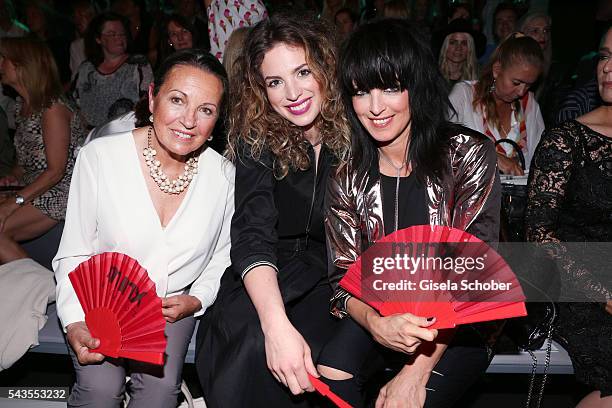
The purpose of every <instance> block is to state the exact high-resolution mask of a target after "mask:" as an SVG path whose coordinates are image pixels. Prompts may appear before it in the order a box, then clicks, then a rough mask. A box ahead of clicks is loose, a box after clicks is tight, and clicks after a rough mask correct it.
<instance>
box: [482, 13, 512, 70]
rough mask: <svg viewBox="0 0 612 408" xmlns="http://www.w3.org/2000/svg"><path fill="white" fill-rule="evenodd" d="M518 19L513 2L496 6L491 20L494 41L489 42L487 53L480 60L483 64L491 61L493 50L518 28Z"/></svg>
mask: <svg viewBox="0 0 612 408" xmlns="http://www.w3.org/2000/svg"><path fill="white" fill-rule="evenodd" d="M517 21H518V13H517V11H516V9H515V8H514V6H513V5H512V4H511V3H500V4H499V5H498V6H497V7H496V8H495V12H494V13H493V20H492V21H491V22H490V24H491V25H492V32H493V41H494V42H493V43H491V42H490V43H489V44H487V49H486V51H485V53H484V54H483V56H482V57H481V58H480V60H479V61H478V62H480V64H481V65H485V64H486V63H487V62H488V61H489V59H490V57H491V55H492V54H493V51H494V50H495V48H497V44H499V43H500V42H501V41H503V40H504V39H505V38H506V37H508V36H509V35H510V34H512V33H513V32H514V31H515V30H516V24H517Z"/></svg>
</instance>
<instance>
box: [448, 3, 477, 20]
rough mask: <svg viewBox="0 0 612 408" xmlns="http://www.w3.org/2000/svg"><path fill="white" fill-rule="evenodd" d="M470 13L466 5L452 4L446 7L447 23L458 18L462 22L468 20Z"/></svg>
mask: <svg viewBox="0 0 612 408" xmlns="http://www.w3.org/2000/svg"><path fill="white" fill-rule="evenodd" d="M471 17H472V13H471V11H470V5H469V4H468V3H453V4H451V5H450V6H449V7H448V22H449V23H450V22H451V21H453V20H456V19H458V18H461V19H464V20H470V19H471Z"/></svg>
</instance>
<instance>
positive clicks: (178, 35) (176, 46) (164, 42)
mask: <svg viewBox="0 0 612 408" xmlns="http://www.w3.org/2000/svg"><path fill="white" fill-rule="evenodd" d="M209 45H210V44H202V41H201V36H200V31H199V30H198V29H197V28H196V26H194V25H192V24H191V23H190V22H189V20H187V19H186V18H185V17H183V16H181V15H179V14H172V15H171V16H168V17H167V18H166V19H165V21H164V24H163V25H162V27H161V30H160V41H159V47H158V49H159V51H158V53H157V60H158V61H159V62H160V63H161V62H162V61H163V60H164V59H166V57H168V55H170V54H172V53H173V52H175V51H178V50H183V49H186V48H202V49H205V50H208V46H209Z"/></svg>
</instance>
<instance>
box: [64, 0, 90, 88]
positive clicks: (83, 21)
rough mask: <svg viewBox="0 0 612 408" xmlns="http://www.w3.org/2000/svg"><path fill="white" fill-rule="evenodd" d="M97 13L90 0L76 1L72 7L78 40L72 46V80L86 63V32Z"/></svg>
mask: <svg viewBox="0 0 612 408" xmlns="http://www.w3.org/2000/svg"><path fill="white" fill-rule="evenodd" d="M95 15H96V11H95V9H94V8H93V6H92V5H91V2H90V1H89V0H76V1H75V2H74V3H73V5H72V20H73V21H74V28H75V34H76V37H77V38H76V39H74V40H73V41H72V43H71V44H70V73H71V78H72V79H74V77H75V76H76V74H77V71H78V69H79V67H80V66H81V64H82V63H83V62H85V60H86V59H87V57H86V56H85V39H84V36H85V32H86V31H87V26H89V23H90V22H91V20H92V19H93V18H94V17H95Z"/></svg>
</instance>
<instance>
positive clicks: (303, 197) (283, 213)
mask: <svg viewBox="0 0 612 408" xmlns="http://www.w3.org/2000/svg"><path fill="white" fill-rule="evenodd" d="M308 155H309V157H310V161H311V163H314V162H315V155H314V149H313V148H312V146H310V147H309V149H308ZM235 165H236V190H235V203H236V209H235V213H234V217H233V219H232V227H231V238H232V249H231V260H232V269H233V270H234V272H235V273H237V274H239V275H242V274H243V273H244V272H245V270H247V269H248V268H249V267H250V266H252V265H253V264H270V265H273V266H275V267H276V268H277V269H278V270H279V274H282V271H281V270H282V268H283V266H285V265H286V264H287V262H288V261H289V259H287V257H285V256H279V251H278V250H279V248H282V249H286V248H287V247H289V246H292V247H293V246H295V245H300V257H301V258H302V259H303V260H304V262H306V263H309V264H315V263H316V264H320V263H321V264H322V265H323V264H324V263H325V262H326V251H325V230H324V226H323V222H324V214H323V205H324V196H325V190H326V186H327V181H328V180H329V177H330V175H331V172H332V168H333V156H332V154H331V153H329V152H328V151H327V150H326V148H325V147H324V146H323V147H322V149H321V152H320V156H319V163H318V169H317V170H316V171H315V168H314V166H311V167H310V168H309V169H307V170H304V171H300V170H298V171H289V174H287V176H285V177H284V178H282V179H281V180H277V179H276V178H275V177H274V174H273V171H272V166H273V163H272V158H271V156H270V154H262V157H261V158H260V160H259V161H255V160H254V159H253V158H252V157H250V156H249V155H247V154H242V155H241V156H240V157H239V159H238V160H236V163H235ZM315 178H316V180H315ZM322 262H323V263H322ZM326 273H327V272H326V270H325V267H323V271H321V274H323V275H325V276H326Z"/></svg>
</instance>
